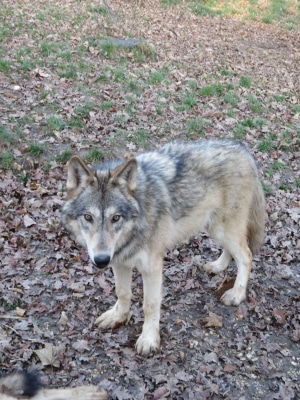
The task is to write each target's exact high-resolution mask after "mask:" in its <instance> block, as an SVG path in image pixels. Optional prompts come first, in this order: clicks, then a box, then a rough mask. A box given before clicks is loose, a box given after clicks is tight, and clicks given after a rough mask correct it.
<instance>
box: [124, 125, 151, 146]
mask: <svg viewBox="0 0 300 400" xmlns="http://www.w3.org/2000/svg"><path fill="white" fill-rule="evenodd" d="M128 140H129V141H130V142H132V143H134V144H135V145H136V146H138V147H143V148H147V147H149V133H148V132H147V131H146V130H145V129H138V130H137V131H135V132H131V133H130V134H129V135H128Z"/></svg>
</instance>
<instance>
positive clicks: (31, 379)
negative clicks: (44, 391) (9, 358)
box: [0, 371, 40, 398]
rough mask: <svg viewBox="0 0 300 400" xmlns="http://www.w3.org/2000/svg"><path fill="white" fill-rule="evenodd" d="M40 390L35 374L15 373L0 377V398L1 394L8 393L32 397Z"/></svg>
mask: <svg viewBox="0 0 300 400" xmlns="http://www.w3.org/2000/svg"><path fill="white" fill-rule="evenodd" d="M39 388H40V382H39V378H38V376H37V374H35V373H34V372H27V371H17V372H12V373H10V374H8V375H6V376H0V398H1V393H10V394H11V395H16V396H19V395H20V394H23V395H25V396H29V397H31V396H33V395H35V394H36V392H37V391H38V390H39Z"/></svg>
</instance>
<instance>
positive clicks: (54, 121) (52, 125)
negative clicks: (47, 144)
mask: <svg viewBox="0 0 300 400" xmlns="http://www.w3.org/2000/svg"><path fill="white" fill-rule="evenodd" d="M65 127H66V123H65V121H64V120H63V119H61V118H60V117H57V116H56V115H51V116H50V117H49V118H48V119H47V121H46V131H47V134H52V133H53V132H54V131H62V130H63V129H64V128H65Z"/></svg>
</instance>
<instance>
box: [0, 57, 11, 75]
mask: <svg viewBox="0 0 300 400" xmlns="http://www.w3.org/2000/svg"><path fill="white" fill-rule="evenodd" d="M11 66H12V62H11V61H10V60H6V59H5V58H0V71H1V72H4V73H8V72H9V70H10V68H11Z"/></svg>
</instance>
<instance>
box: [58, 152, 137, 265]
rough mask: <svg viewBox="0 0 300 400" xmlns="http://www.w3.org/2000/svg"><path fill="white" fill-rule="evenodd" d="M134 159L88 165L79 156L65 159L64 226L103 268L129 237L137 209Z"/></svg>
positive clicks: (96, 263) (128, 240)
mask: <svg viewBox="0 0 300 400" xmlns="http://www.w3.org/2000/svg"><path fill="white" fill-rule="evenodd" d="M136 176H137V162H136V160H135V159H130V160H128V161H126V162H123V161H120V160H118V161H117V162H116V161H113V162H108V163H105V164H103V165H100V166H98V167H95V168H94V169H90V168H89V167H88V166H87V165H86V164H85V163H84V162H83V161H82V159H81V158H80V157H78V156H74V157H72V158H71V159H70V161H69V162H68V177H67V195H68V199H67V202H66V204H65V205H64V207H63V213H62V222H63V225H64V227H65V228H66V229H67V230H68V231H69V232H70V233H71V235H72V236H73V237H74V238H75V240H77V242H79V243H80V244H82V245H84V246H86V247H87V250H88V253H89V256H90V258H91V260H92V261H93V263H94V264H95V265H96V266H97V267H99V268H103V267H105V266H106V265H108V264H109V262H110V261H111V259H112V258H113V256H114V255H117V254H118V253H119V252H121V251H122V249H123V248H124V247H126V245H127V244H128V243H129V242H130V241H131V236H132V235H133V227H134V221H135V219H136V218H137V217H138V216H139V213H140V209H139V205H138V202H137V201H136V199H135V197H134V195H135V191H136Z"/></svg>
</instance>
